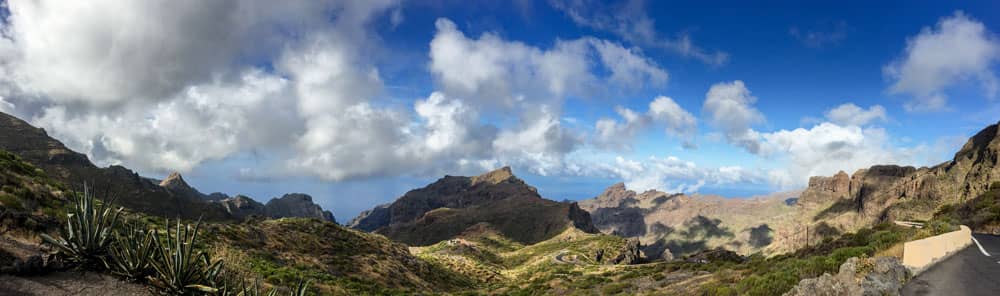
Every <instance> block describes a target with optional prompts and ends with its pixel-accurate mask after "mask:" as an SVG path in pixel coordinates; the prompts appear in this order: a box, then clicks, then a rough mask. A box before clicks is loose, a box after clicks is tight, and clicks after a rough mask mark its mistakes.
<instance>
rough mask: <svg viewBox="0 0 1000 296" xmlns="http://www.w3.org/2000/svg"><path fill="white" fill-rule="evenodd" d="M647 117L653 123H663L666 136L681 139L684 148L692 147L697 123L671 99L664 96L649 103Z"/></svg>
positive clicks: (692, 116)
mask: <svg viewBox="0 0 1000 296" xmlns="http://www.w3.org/2000/svg"><path fill="white" fill-rule="evenodd" d="M649 115H650V116H651V117H652V118H653V120H654V121H657V122H663V123H665V124H666V129H667V133H668V134H671V135H673V136H676V137H680V138H682V139H683V140H684V145H685V146H688V147H693V145H694V143H693V137H694V134H695V133H696V132H697V130H698V121H697V119H695V118H694V115H691V113H690V112H688V111H687V110H684V108H681V106H680V105H677V102H674V100H673V99H671V98H670V97H666V96H658V97H656V99H654V100H653V102H651V103H649Z"/></svg>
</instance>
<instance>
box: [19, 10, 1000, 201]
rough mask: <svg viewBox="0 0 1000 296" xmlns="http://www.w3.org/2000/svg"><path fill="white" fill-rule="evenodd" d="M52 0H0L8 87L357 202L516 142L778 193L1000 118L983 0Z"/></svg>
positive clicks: (549, 167)
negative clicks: (281, 1) (76, 0)
mask: <svg viewBox="0 0 1000 296" xmlns="http://www.w3.org/2000/svg"><path fill="white" fill-rule="evenodd" d="M39 3H43V4H46V5H40V4H38V3H25V2H15V3H6V2H5V3H4V9H3V13H2V14H0V16H3V18H4V23H3V27H2V29H3V37H4V38H3V39H2V43H0V70H2V72H3V73H4V74H5V75H4V78H3V79H0V82H2V83H0V98H2V99H3V100H2V101H0V103H2V104H0V110H2V111H4V112H8V113H13V114H15V115H17V116H20V117H22V118H25V119H27V120H29V121H31V122H32V123H33V124H36V125H39V126H42V127H44V128H46V130H47V131H49V132H50V134H51V135H53V136H55V137H57V138H59V139H60V140H62V141H64V142H66V144H67V145H68V146H70V147H71V148H73V149H76V150H78V151H81V152H85V153H87V154H88V155H89V156H90V157H91V159H93V160H94V161H95V162H97V163H98V164H100V165H108V164H123V165H125V166H127V167H130V168H133V169H135V170H137V171H139V172H140V173H141V174H143V175H147V176H153V177H162V176H165V175H166V174H167V173H169V172H170V171H175V170H177V171H181V172H182V174H184V175H185V179H186V180H188V181H189V182H190V183H192V184H193V185H194V186H196V187H197V188H198V189H200V190H201V191H204V192H213V191H222V192H226V193H230V194H236V193H242V194H247V195H250V196H252V197H255V198H257V199H258V200H262V201H263V200H266V199H267V198H270V197H274V196H279V195H281V194H283V193H286V192H304V193H308V194H311V195H313V196H314V198H315V199H316V200H317V201H318V202H319V203H320V204H321V205H322V206H323V207H324V208H328V209H332V210H333V211H334V213H335V214H336V216H337V217H338V219H340V220H341V221H346V220H347V219H350V218H352V217H353V216H355V215H356V214H357V213H358V212H359V211H361V210H363V209H367V208H370V207H372V206H373V205H375V204H378V203H384V202H389V201H391V200H393V199H394V198H396V197H398V196H399V195H401V194H402V193H404V192H405V191H406V190H409V189H412V188H416V187H420V186H422V185H424V184H427V183H429V182H432V181H433V180H435V179H437V178H439V177H440V176H442V175H444V174H452V175H471V174H478V173H480V172H483V171H485V170H488V169H489V168H494V167H499V166H503V165H510V166H512V167H513V168H514V171H515V173H516V174H518V175H519V176H522V177H523V178H524V179H526V180H527V181H528V182H529V183H531V184H533V185H535V186H536V187H538V188H539V190H540V191H541V192H542V194H543V195H544V196H546V197H548V198H551V199H556V200H561V199H582V198H588V197H592V196H595V195H596V194H598V193H600V191H601V190H602V189H603V188H605V187H607V186H608V185H611V184H612V183H615V182H626V184H627V185H628V186H629V187H631V188H633V189H636V190H645V189H648V188H656V189H660V190H667V191H683V192H689V193H693V192H698V193H707V194H720V195H724V196H731V197H743V196H750V195H755V194H765V193H768V192H773V191H778V190H788V189H795V188H801V187H802V186H804V184H805V182H806V180H807V179H808V176H810V175H826V174H832V173H835V172H836V171H837V170H845V171H847V172H849V173H850V172H853V171H854V170H856V169H858V168H864V167H867V166H870V165H872V164H877V163H896V164H905V165H918V166H919V165H932V164H936V163H939V162H942V161H945V160H947V159H949V158H950V157H951V155H952V154H953V153H954V151H955V150H957V149H958V148H959V147H960V146H961V145H962V144H963V143H964V140H965V139H966V138H967V137H968V136H970V135H971V134H973V133H975V132H976V131H978V130H979V129H981V128H983V127H985V126H986V125H988V124H991V123H995V122H996V121H997V120H1000V116H997V115H996V114H1000V107H998V106H1000V104H998V102H997V98H996V96H997V92H998V91H997V88H998V87H997V85H998V83H997V79H996V72H997V62H998V61H1000V41H998V37H997V32H998V31H1000V19H998V18H997V16H996V14H995V13H990V12H994V11H1000V9H998V8H1000V7H998V6H1000V5H997V4H996V3H993V2H990V1H975V2H973V1H948V2H945V1H898V2H880V3H875V4H873V3H870V2H861V1H856V2H846V3H836V4H828V5H823V4H813V3H801V1H784V2H768V3H753V4H751V3H744V2H726V1H712V2H708V1H701V2H696V3H666V2H662V1H650V2H648V3H646V2H643V1H620V2H599V1H575V0H568V1H563V0H553V1H538V2H535V1H510V2H504V1H496V2H479V3H469V2H468V1H420V2H417V1H414V2H407V1H401V2H397V1H367V2H363V3H352V2H337V1H333V2H322V1H302V2H296V1H292V2H290V3H288V5H283V6H273V5H274V4H270V3H268V2H267V1H242V2H225V1H222V2H219V3H214V4H206V3H202V2H200V1H191V2H186V1H181V2H178V3H171V5H169V9H164V7H167V6H164V5H167V2H162V3H160V2H158V1H146V2H131V1H96V2H94V3H91V4H90V5H87V6H80V7H65V6H73V5H82V4H73V3H65V2H52V3H48V2H46V1H41V2H39ZM137 16H141V17H137ZM219 20H223V21H219ZM42 36H49V38H43V37H42ZM654 103H655V104H654ZM654 105H655V107H654Z"/></svg>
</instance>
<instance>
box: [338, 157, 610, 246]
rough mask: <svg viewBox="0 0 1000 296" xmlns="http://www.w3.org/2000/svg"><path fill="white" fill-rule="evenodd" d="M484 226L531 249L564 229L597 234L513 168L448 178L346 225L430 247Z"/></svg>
mask: <svg viewBox="0 0 1000 296" xmlns="http://www.w3.org/2000/svg"><path fill="white" fill-rule="evenodd" d="M484 222H485V223H489V224H491V226H492V227H494V228H496V229H497V230H498V231H500V232H501V233H503V234H504V235H505V236H508V237H510V238H512V239H514V240H517V241H519V242H521V243H526V244H531V243H535V242H539V241H542V240H545V239H547V238H551V237H553V236H555V235H557V234H558V233H561V231H562V230H563V229H565V227H576V228H579V229H581V230H583V231H585V232H595V231H596V229H595V228H594V227H593V225H592V223H591V221H590V216H589V214H587V213H586V211H583V210H581V209H580V208H579V206H578V205H577V204H576V203H561V202H556V201H552V200H548V199H544V198H542V196H541V195H539V194H538V190H537V189H535V188H534V187H532V186H530V185H528V184H527V183H525V182H524V181H523V180H521V179H520V178H517V177H516V176H515V175H514V174H513V172H512V171H511V168H510V167H502V168H499V169H496V170H493V171H489V172H486V173H484V174H481V175H478V176H472V177H463V176H449V175H446V176H444V177H442V178H440V179H438V180H437V181H435V182H433V183H431V184H428V185H427V186H425V187H422V188H418V189H414V190H410V191H409V192H407V193H405V194H404V195H403V196H401V197H399V198H398V199H396V201H394V202H392V203H390V204H386V205H379V206H376V207H374V208H373V209H371V210H368V211H365V212H362V213H361V214H360V215H358V217H356V218H354V219H352V220H351V222H349V223H348V224H347V225H348V226H349V227H352V228H355V229H360V230H365V231H372V232H376V233H380V234H383V235H386V236H388V237H390V238H393V239H394V240H399V241H403V242H405V243H408V244H411V245H429V244H433V243H436V242H439V241H442V240H445V239H449V238H451V237H454V236H456V235H459V234H461V233H462V232H463V231H465V230H466V228H468V227H471V226H473V225H475V224H479V223H484Z"/></svg>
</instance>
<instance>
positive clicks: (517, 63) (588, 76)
mask: <svg viewBox="0 0 1000 296" xmlns="http://www.w3.org/2000/svg"><path fill="white" fill-rule="evenodd" d="M435 26H436V28H437V33H436V34H435V35H434V39H433V40H432V41H431V46H430V48H431V51H430V58H431V62H430V65H429V68H430V72H431V73H432V74H433V76H434V77H435V79H436V80H437V82H438V83H439V84H440V85H441V86H442V87H443V91H444V92H445V93H447V94H448V95H452V96H456V97H460V98H463V99H465V100H469V101H470V102H472V103H474V104H475V105H477V106H480V105H482V106H499V107H505V108H511V107H514V106H516V105H517V104H518V103H519V102H521V101H524V100H528V101H531V102H532V103H535V104H539V103H541V104H547V105H557V104H558V103H559V102H561V99H562V98H564V97H566V96H568V95H575V96H582V97H587V96H591V95H593V93H594V92H596V91H602V90H604V89H601V87H603V86H601V85H604V84H602V83H598V82H599V81H600V80H603V79H598V77H596V76H595V75H594V74H593V73H594V72H595V71H594V70H595V69H594V66H601V67H604V68H605V69H606V70H607V71H608V72H610V77H608V78H607V80H609V81H611V82H612V83H611V84H610V85H612V86H618V87H623V88H627V89H635V88H640V87H644V86H646V85H662V84H664V83H666V81H667V79H668V74H667V71H666V70H664V69H662V68H660V67H659V66H657V65H656V64H655V63H654V62H653V61H652V60H650V59H648V58H646V57H644V56H642V55H641V53H639V52H636V51H634V50H632V49H627V48H624V47H622V46H621V45H620V44H617V43H614V42H610V41H606V40H600V39H596V38H590V37H584V38H580V39H576V40H570V41H563V40H557V41H556V43H555V45H554V46H553V48H551V49H548V50H544V49H541V48H537V47H533V46H529V45H526V44H524V43H521V42H517V41H507V40H504V39H502V38H500V37H499V36H498V35H497V34H494V33H489V32H487V33H484V34H483V35H481V36H480V37H479V38H478V39H471V38H468V37H466V36H465V34H464V33H462V32H461V31H459V30H458V28H457V27H456V26H455V23H453V22H451V21H450V20H448V19H438V20H437V21H436V22H435ZM594 57H597V58H599V59H598V60H594Z"/></svg>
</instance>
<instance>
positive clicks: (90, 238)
mask: <svg viewBox="0 0 1000 296" xmlns="http://www.w3.org/2000/svg"><path fill="white" fill-rule="evenodd" d="M73 196H74V200H73V208H72V209H70V211H69V213H68V214H67V219H66V227H65V228H62V229H60V233H59V237H51V236H49V235H47V234H42V235H41V237H42V240H43V241H45V242H46V243H48V244H51V245H53V246H55V247H56V248H58V249H59V251H60V252H61V253H62V254H63V255H64V256H66V257H67V259H69V261H71V262H75V263H77V264H80V265H81V266H82V267H85V268H96V267H100V266H105V265H104V263H105V260H106V257H107V254H108V247H109V246H110V245H111V242H112V239H113V231H114V229H115V227H116V226H117V224H118V218H119V216H120V215H121V212H122V208H118V210H113V209H112V208H111V207H110V204H111V202H110V201H105V202H103V203H100V205H96V204H97V201H96V198H95V197H94V193H93V192H92V191H91V190H90V188H88V187H87V185H86V184H84V186H83V193H82V194H81V193H79V192H78V193H76V194H74V195H73Z"/></svg>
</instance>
